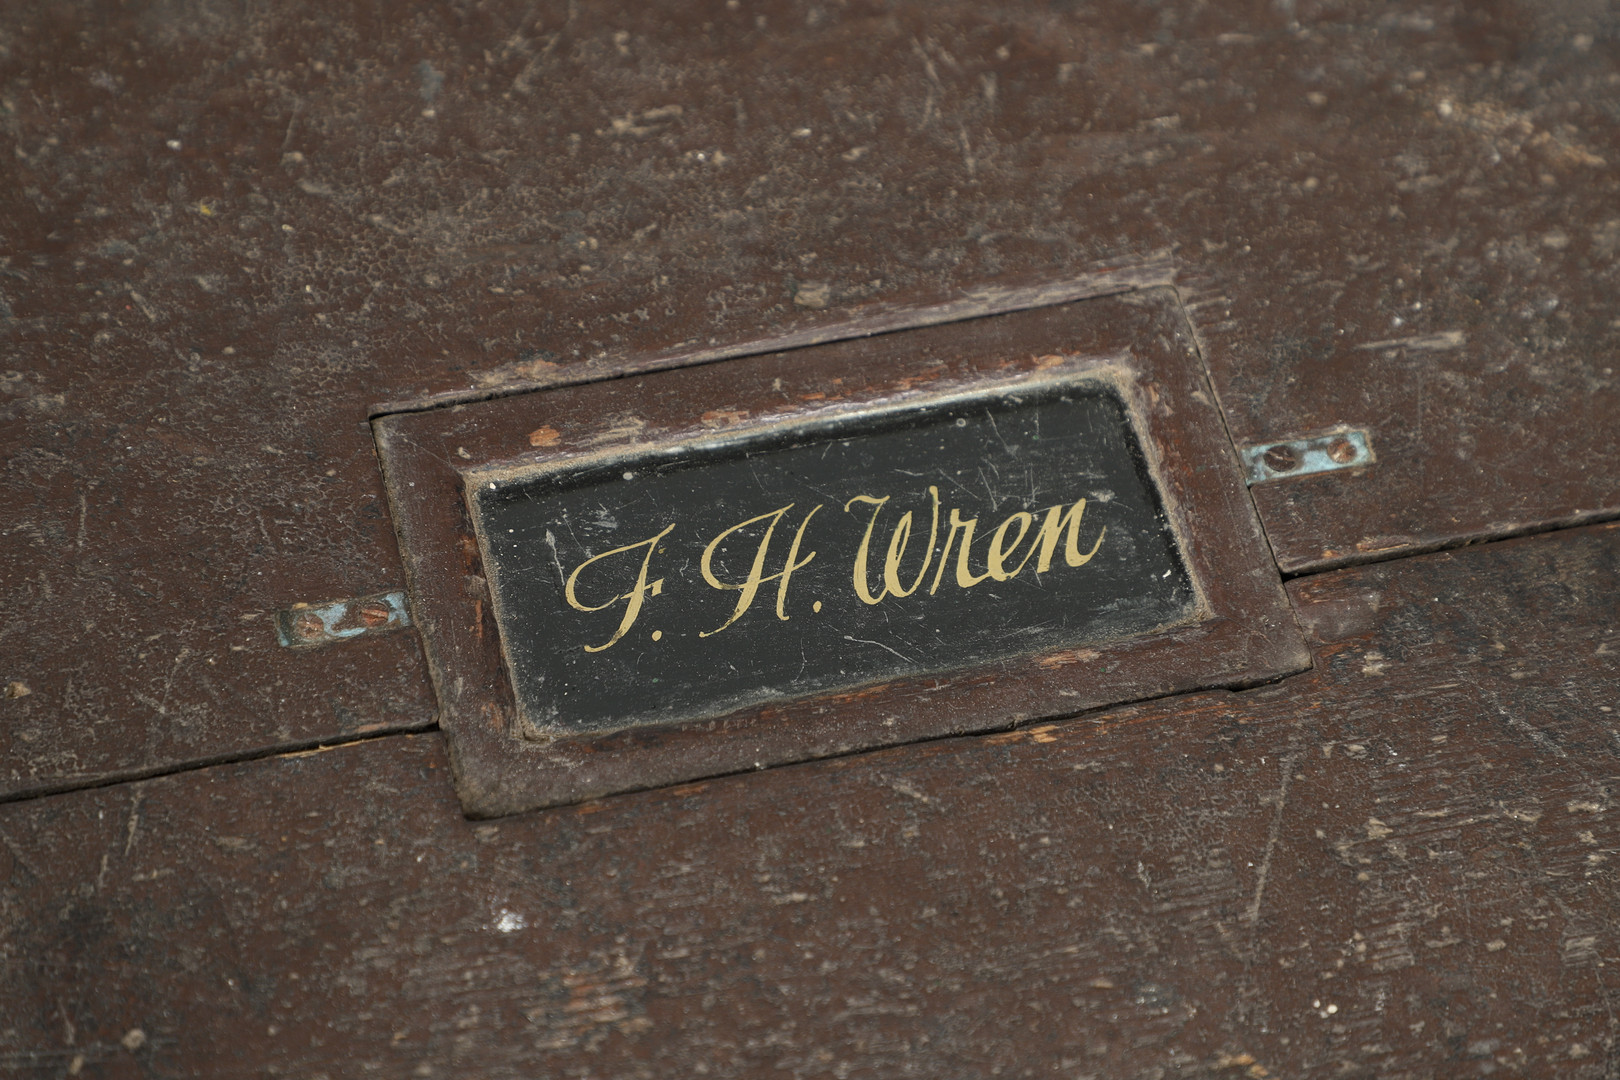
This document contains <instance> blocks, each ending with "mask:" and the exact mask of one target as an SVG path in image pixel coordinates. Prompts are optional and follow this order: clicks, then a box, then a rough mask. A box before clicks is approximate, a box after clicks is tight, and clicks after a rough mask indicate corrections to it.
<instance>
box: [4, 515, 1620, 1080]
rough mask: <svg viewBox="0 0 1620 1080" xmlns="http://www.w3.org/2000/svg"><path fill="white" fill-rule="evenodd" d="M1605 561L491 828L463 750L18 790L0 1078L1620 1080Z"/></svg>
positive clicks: (1310, 594) (1597, 534) (9, 843)
mask: <svg viewBox="0 0 1620 1080" xmlns="http://www.w3.org/2000/svg"><path fill="white" fill-rule="evenodd" d="M1617 575H1620V528H1615V527H1608V528H1601V529H1596V530H1583V531H1577V532H1567V533H1560V534H1557V535H1553V536H1547V537H1536V538H1531V539H1528V540H1519V541H1511V542H1508V543H1505V544H1501V545H1490V546H1483V547H1476V548H1471V549H1467V550H1464V551H1461V552H1457V553H1454V554H1444V555H1435V556H1425V557H1420V558H1416V559H1411V560H1400V561H1397V562H1393V563H1385V564H1381V565H1378V566H1374V567H1366V568H1359V569H1355V570H1349V571H1343V572H1338V573H1334V574H1330V575H1326V576H1322V577H1316V578H1311V579H1306V580H1302V581H1300V582H1298V583H1296V584H1295V586H1294V587H1293V590H1292V591H1293V595H1294V597H1295V600H1296V602H1297V603H1298V609H1299V612H1300V616H1301V618H1302V620H1303V622H1304V623H1305V625H1306V626H1307V627H1309V629H1310V632H1311V634H1312V637H1313V640H1314V642H1315V656H1316V667H1315V670H1314V671H1313V672H1312V673H1311V674H1309V675H1304V676H1300V677H1298V678H1296V679H1292V680H1288V681H1286V682H1284V683H1281V684H1278V685H1276V686H1273V687H1268V688H1263V689H1258V690H1253V691H1248V692H1243V693H1210V694H1202V695H1193V696H1190V697H1184V698H1179V699H1171V700H1167V701H1163V702H1159V703H1152V704H1145V705H1137V706H1132V707H1128V708H1125V709H1120V710H1115V711H1111V712H1102V713H1096V714H1091V715H1088V716H1086V717H1083V718H1080V719H1077V720H1073V721H1068V722H1063V723H1056V724H1047V725H1040V726H1037V727H1034V728H1030V729H1025V730H1020V731H1014V732H1007V733H1002V734H998V735H992V736H986V737H978V738H964V739H954V740H945V741H940V742H935V743H932V744H929V745H927V746H922V747H908V748H900V749H896V750H890V751H880V752H877V753H873V754H867V755H862V756H858V757H852V758H846V759H843V760H840V761H835V762H824V763H818V764H810V765H804V766H796V767H792V768H783V769H775V770H770V771H767V772H764V773H759V774H755V775H750V776H741V777H731V778H728V779H723V780H716V781H713V782H710V783H706V784H696V785H691V786H688V787H684V788H677V789H671V790H665V791H661V792H651V793H644V794H639V795H627V796H622V797H618V798H615V799H611V800H608V801H605V802H598V803H589V804H586V805H584V806H581V807H577V808H569V809H562V810H555V811H548V812H543V813H539V814H531V815H524V816H519V817H513V818H508V819H505V820H503V821H501V822H499V823H477V822H469V821H466V820H464V819H463V818H462V817H461V815H460V813H459V810H458V807H457V805H456V803H455V801H454V799H453V796H452V794H451V792H450V788H449V785H448V783H447V782H446V778H445V775H444V774H445V771H446V761H445V758H444V755H443V752H442V750H441V748H440V744H439V742H438V740H437V738H436V737H433V736H426V737H413V738H405V737H398V738H391V739H383V740H374V741H371V742H368V743H365V744H362V745H358V746H350V747H342V748H338V749H334V750H329V751H325V752H321V753H315V754H308V755H304V756H301V757H296V758H282V759H271V760H268V761H262V762H256V763H251V764H246V765H235V766H225V767H221V768H217V769H209V770H203V771H198V772H193V773H188V774H185V775H183V776H176V777H170V778H165V779H162V780H156V781H151V782H147V783H142V784H126V785H120V786H118V787H113V788H107V789H103V790H99V791H95V792H88V793H82V794H74V795H64V796H57V797H52V798H48V799H41V800H35V801H32V802H28V803H20V804H15V805H12V806H10V807H6V808H4V809H3V810H0V836H3V837H4V838H5V842H4V844H3V845H0V881H3V882H5V883H6V884H5V889H4V892H0V897H3V900H0V903H3V907H0V919H3V926H4V928H5V932H4V937H3V938H0V950H3V953H0V956H3V960H4V963H3V964H0V1000H3V1001H4V1002H5V1003H6V1008H5V1009H4V1011H3V1015H4V1020H3V1021H0V1055H3V1056H0V1061H4V1062H5V1064H6V1066H7V1068H8V1069H9V1070H10V1074H11V1075H16V1076H19V1077H35V1076H39V1077H45V1076H60V1075H62V1074H63V1073H64V1072H65V1071H66V1070H67V1068H68V1066H69V1065H70V1063H71V1062H72V1061H73V1060H74V1059H75V1058H82V1059H83V1061H84V1062H85V1068H86V1069H90V1068H91V1066H92V1065H93V1066H95V1067H96V1070H97V1071H98V1072H99V1073H100V1074H102V1075H126V1074H127V1075H135V1074H136V1073H137V1072H139V1073H142V1074H150V1075H166V1074H174V1073H185V1074H195V1075H208V1076H218V1077H233V1076H263V1075H298V1076H313V1075H319V1074H322V1073H325V1074H327V1075H331V1076H338V1075H369V1074H372V1073H375V1074H378V1075H389V1076H397V1075H423V1076H428V1075H481V1076H532V1075H546V1076H580V1077H583V1076H641V1075H645V1076H668V1075H694V1074H699V1073H704V1072H706V1073H707V1074H708V1075H716V1076H743V1075H749V1076H753V1075H783V1076H806V1077H808V1076H835V1075H839V1074H841V1073H847V1074H850V1075H854V1074H857V1073H860V1074H866V1075H900V1076H903V1075H917V1076H964V1075H970V1076H988V1075H992V1074H995V1073H996V1072H997V1071H998V1070H999V1071H1000V1073H1001V1074H1013V1075H1020V1074H1026V1073H1027V1074H1031V1075H1043V1074H1049V1073H1051V1072H1054V1071H1056V1072H1060V1073H1063V1074H1066V1075H1094V1076H1108V1077H1150V1076H1158V1077H1164V1076H1210V1075H1234V1076H1237V1075H1245V1071H1247V1075H1249V1076H1260V1075H1261V1071H1256V1067H1258V1068H1259V1070H1262V1071H1263V1072H1264V1074H1265V1075H1269V1076H1290V1077H1292V1076H1302V1077H1309V1076H1339V1075H1355V1076H1434V1075H1448V1076H1476V1075H1486V1074H1487V1073H1489V1072H1492V1071H1495V1072H1497V1073H1498V1074H1499V1075H1500V1074H1507V1075H1527V1076H1554V1075H1559V1076H1571V1077H1594V1078H1595V1077H1601V1076H1606V1075H1609V1073H1610V1072H1611V1071H1612V1068H1613V1066H1614V1062H1615V1058H1614V1054H1615V1052H1616V1051H1615V1039H1616V1036H1617V1035H1620V1031H1617V1030H1616V1027H1615V1020H1614V1016H1613V1012H1612V1010H1611V1009H1610V1008H1609V1007H1608V1002H1609V1001H1610V997H1611V991H1610V989H1609V975H1608V972H1609V970H1610V969H1611V968H1612V967H1613V965H1614V963H1615V962H1616V957H1617V956H1620V936H1617V935H1620V930H1617V928H1620V896H1617V894H1616V889H1615V876H1614V869H1613V867H1614V865H1615V862H1614V860H1616V859H1617V858H1620V807H1617V806H1616V803H1615V792H1614V768H1613V761H1614V746H1615V741H1616V739H1617V738H1620V714H1617V713H1616V712H1615V711H1614V709H1615V703H1614V695H1613V687H1614V685H1615V683H1616V679H1617V678H1620V610H1617V606H1616V598H1617V597H1620V576H1617ZM135 1029H138V1030H139V1031H141V1032H142V1033H143V1035H144V1043H143V1044H142V1045H141V1046H139V1047H138V1048H136V1049H134V1050H129V1049H126V1048H125V1046H124V1045H123V1044H122V1043H121V1040H122V1039H124V1038H125V1037H126V1034H127V1033H128V1032H130V1031H131V1030H135Z"/></svg>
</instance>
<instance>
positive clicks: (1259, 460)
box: [1239, 428, 1377, 487]
mask: <svg viewBox="0 0 1620 1080" xmlns="http://www.w3.org/2000/svg"><path fill="white" fill-rule="evenodd" d="M1239 453H1240V454H1242V456H1243V467H1244V471H1245V472H1246V473H1247V477H1248V481H1249V486H1250V487H1253V486H1254V485H1256V484H1264V483H1267V482H1269V481H1272V480H1287V479H1290V478H1292V477H1295V476H1311V475H1313V474H1315V473H1324V472H1333V471H1336V470H1338V469H1357V468H1363V467H1365V466H1368V465H1371V464H1372V463H1373V462H1374V461H1376V460H1377V458H1375V457H1374V456H1373V452H1372V443H1371V441H1370V440H1369V436H1368V433H1367V432H1366V431H1363V430H1361V429H1359V428H1342V429H1340V430H1338V431H1330V432H1328V433H1327V434H1326V435H1313V436H1311V437H1309V438H1301V439H1285V440H1283V441H1281V442H1267V443H1256V444H1254V445H1253V446H1245V447H1243V448H1242V450H1240V451H1239Z"/></svg>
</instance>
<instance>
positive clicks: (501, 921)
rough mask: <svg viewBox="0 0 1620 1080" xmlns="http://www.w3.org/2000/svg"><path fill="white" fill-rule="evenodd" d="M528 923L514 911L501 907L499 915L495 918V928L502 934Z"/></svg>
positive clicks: (511, 931)
mask: <svg viewBox="0 0 1620 1080" xmlns="http://www.w3.org/2000/svg"><path fill="white" fill-rule="evenodd" d="M528 925H529V921H528V920H527V919H525V918H524V917H523V916H522V915H519V914H518V913H517V912H515V911H508V910H506V909H505V908H502V909H501V914H500V917H499V918H497V919H496V920H495V929H497V930H499V931H500V932H501V933H503V934H512V933H516V932H517V931H519V930H522V929H523V928H524V927H525V926H528Z"/></svg>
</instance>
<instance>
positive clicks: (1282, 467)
mask: <svg viewBox="0 0 1620 1080" xmlns="http://www.w3.org/2000/svg"><path fill="white" fill-rule="evenodd" d="M1260 460H1262V461H1264V462H1265V463H1266V468H1268V469H1270V470H1271V471H1272V472H1280V473H1285V472H1293V471H1294V470H1295V469H1297V468H1299V455H1298V454H1296V453H1294V448H1293V447H1292V446H1273V447H1270V448H1268V449H1267V450H1266V452H1265V453H1264V454H1262V455H1260Z"/></svg>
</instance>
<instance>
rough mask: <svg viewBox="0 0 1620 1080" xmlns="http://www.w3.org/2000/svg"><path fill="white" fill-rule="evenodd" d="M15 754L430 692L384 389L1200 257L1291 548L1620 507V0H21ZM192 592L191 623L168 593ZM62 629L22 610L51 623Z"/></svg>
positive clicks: (10, 353)
mask: <svg viewBox="0 0 1620 1080" xmlns="http://www.w3.org/2000/svg"><path fill="white" fill-rule="evenodd" d="M0 20H3V22H4V26H5V28H6V33H5V39H6V42H7V44H6V46H5V51H4V53H3V54H0V99H3V108H0V118H3V127H4V132H5V137H6V140H7V143H8V145H9V146H10V150H9V151H8V152H7V153H6V154H5V155H4V157H3V160H0V170H4V174H5V177H6V182H5V183H3V184H0V206H3V211H0V219H3V220H4V222H5V226H4V228H5V240H4V247H5V256H4V257H5V260H6V261H5V263H4V268H3V276H0V340H3V342H4V349H5V355H6V360H5V363H4V365H3V369H4V370H3V371H0V375H3V377H4V381H3V383H0V401H3V402H4V405H3V406H0V408H3V409H4V410H5V415H6V416H7V417H8V425H9V426H8V427H7V429H6V435H5V440H6V451H7V452H6V455H5V458H6V464H5V469H4V473H3V475H0V483H3V484H4V494H3V497H0V545H3V546H0V561H3V565H4V567H5V576H4V580H3V585H0V589H3V592H0V602H3V604H4V607H5V610H6V611H7V613H8V619H7V623H6V629H4V630H3V631H0V633H3V634H4V638H3V639H0V640H4V642H5V647H4V653H5V656H6V661H5V663H6V671H5V672H3V673H0V674H3V676H4V678H5V679H6V680H7V681H8V682H9V681H12V680H20V681H21V682H23V683H24V684H26V685H27V686H29V687H30V688H31V689H32V691H33V692H32V694H31V695H29V696H27V697H25V698H18V699H8V701H10V702H12V704H8V706H7V718H6V723H5V724H4V725H3V726H0V759H3V760H4V762H5V764H4V766H3V768H0V785H3V790H4V791H8V792H25V791H30V790H40V789H50V788H55V787H61V786H71V785H73V784H78V783H85V782H90V781H93V780H96V779H99V778H107V777H115V776H119V775H130V774H131V773H132V772H139V771H141V770H149V769H153V768H171V767H176V766H178V765H182V764H184V763H186V762H188V761H191V762H195V761H199V760H210V759H214V758H217V757H219V756H222V755H226V756H228V755H230V754H232V753H239V752H245V751H247V750H259V749H263V748H265V747H267V746H274V745H276V744H278V743H281V744H283V745H285V744H287V743H289V742H298V741H307V740H311V739H321V738H326V737H332V736H340V735H344V734H346V733H353V732H355V731H357V730H359V729H360V728H365V727H372V726H375V725H383V726H384V727H385V728H386V727H389V726H399V725H408V724H411V723H419V722H421V721H422V720H424V719H426V718H427V717H429V716H430V715H431V712H432V701H431V695H430V693H429V691H428V688H427V685H426V680H425V676H424V673H423V669H422V661H421V658H420V655H419V653H418V652H417V651H416V649H415V648H414V646H413V644H412V642H411V639H410V638H409V637H408V636H392V637H389V638H378V639H376V640H374V641H368V642H366V643H364V644H363V645H361V644H357V645H356V647H355V649H351V650H347V651H345V650H322V651H320V652H319V653H313V652H312V653H306V654H303V655H293V654H289V653H288V652H287V651H285V650H282V649H280V648H279V647H277V646H276V645H275V643H274V641H273V639H272V638H270V637H267V635H265V634H264V633H263V631H262V630H260V629H258V628H257V627H255V626H253V625H251V624H250V623H244V622H242V621H241V620H243V619H244V617H250V616H251V617H254V618H259V619H263V618H268V617H269V614H270V613H272V612H274V611H278V610H281V609H283V608H285V607H287V606H288V605H289V604H291V603H293V602H296V601H299V600H303V599H306V598H310V597H329V596H356V595H363V594H366V593H368V592H371V591H373V590H376V589H380V588H386V587H389V586H391V585H393V584H395V583H397V581H398V580H399V578H398V572H399V567H398V559H397V555H396V553H395V551H394V547H393V540H392V537H391V534H390V531H389V528H388V523H387V521H386V519H385V517H384V516H383V510H382V492H381V489H380V486H379V484H378V480H377V475H376V464H375V460H374V457H373V453H372V449H371V446H370V444H369V441H368V439H367V437H366V431H365V430H364V427H363V425H364V422H365V420H366V417H367V413H368V410H369V409H370V408H371V406H372V405H374V404H377V403H384V402H400V401H406V400H411V399H415V398H419V397H421V396H423V395H428V394H435V393H446V394H465V393H468V392H471V393H491V392H499V391H500V390H502V389H503V388H506V387H510V386H514V385H530V384H533V383H535V382H536V381H541V382H544V381H551V380H558V379H564V380H566V379H574V378H578V377H581V376H582V375H585V374H596V375H606V374H611V373H613V372H615V371H618V370H623V369H625V368H627V367H633V366H635V365H636V364H638V363H640V362H641V361H642V360H643V358H645V357H648V356H655V355H658V356H665V355H667V356H673V357H680V356H686V357H692V356H701V355H705V354H706V352H707V354H709V355H713V354H715V353H717V352H723V351H724V350H725V348H726V347H727V346H728V344H733V343H740V342H748V341H752V340H756V339H758V338H761V337H767V336H779V337H782V338H784V339H789V340H813V339H814V338H815V337H816V335H817V333H818V330H817V328H818V327H821V328H825V327H830V326H836V325H839V324H842V323H845V322H848V321H851V320H857V321H863V325H868V326H880V325H882V324H883V322H884V318H885V315H884V313H885V312H887V311H892V310H896V309H901V308H907V307H915V306H917V305H927V304H933V303H938V302H940V301H942V300H950V299H953V298H972V297H975V296H983V295H985V294H987V293H994V292H996V291H997V290H1000V289H1006V288H1011V287H1017V288H1030V287H1032V286H1031V282H1032V281H1039V280H1042V279H1046V280H1056V279H1065V278H1073V277H1075V276H1076V275H1077V274H1078V273H1080V272H1082V271H1084V270H1087V269H1089V268H1093V267H1098V266H1104V267H1106V266H1111V265H1118V264H1119V262H1120V260H1122V259H1137V260H1139V259H1142V258H1144V257H1147V256H1150V255H1157V256H1161V257H1162V261H1161V266H1162V267H1163V268H1164V269H1163V270H1162V271H1161V274H1162V275H1164V279H1168V278H1169V277H1173V278H1174V280H1175V281H1177V282H1178V283H1179V286H1180V288H1181V292H1182V295H1183V297H1184V299H1185V300H1186V301H1187V303H1188V305H1189V308H1190V310H1192V311H1193V312H1194V315H1195V319H1196V321H1197V323H1198V327H1199V332H1200V335H1201V339H1202V343H1203V345H1204V353H1205V358H1206V361H1207V363H1208V364H1209V367H1210V371H1211V374H1212V377H1213V380H1214V383H1215V386H1216V389H1217V390H1218V392H1219V395H1220V399H1221V404H1222V406H1223V408H1224V409H1225V411H1226V415H1227V419H1228V422H1229V423H1230V425H1231V428H1232V434H1233V436H1234V439H1235V440H1236V441H1237V442H1238V443H1239V444H1245V445H1246V444H1252V443H1256V442H1261V441H1264V440H1266V439H1270V438H1274V437H1275V436H1276V435H1277V434H1278V433H1279V432H1280V433H1292V432H1314V431H1323V430H1328V429H1331V428H1333V427H1335V426H1337V425H1348V426H1352V427H1365V428H1367V429H1368V430H1370V431H1371V432H1373V433H1374V438H1375V439H1376V441H1377V445H1378V447H1379V452H1380V455H1381V457H1382V459H1383V460H1382V463H1381V466H1380V468H1379V469H1377V470H1376V474H1371V473H1370V474H1369V475H1368V476H1366V477H1364V478H1359V479H1354V478H1345V477H1341V478H1339V479H1335V480H1332V481H1327V480H1324V481H1322V482H1313V483H1310V484H1277V485H1267V486H1265V487H1264V488H1261V489H1257V490H1256V494H1255V498H1256V501H1257V503H1258V505H1259V507H1260V510H1261V513H1262V516H1263V518H1264V520H1265V521H1266V523H1267V526H1268V529H1269V531H1270V535H1271V538H1272V541H1273V543H1274V545H1275V546H1276V549H1277V552H1278V555H1279V558H1280V559H1281V561H1282V563H1283V565H1284V567H1285V568H1287V569H1289V570H1299V569H1307V568H1310V567H1313V566H1321V565H1331V564H1334V563H1338V562H1345V561H1355V560H1358V559H1365V558H1374V557H1387V556H1390V555H1392V554H1399V553H1400V552H1402V551H1410V550H1413V549H1420V548H1425V547H1432V546H1434V545H1437V544H1443V543H1451V542H1455V541H1457V540H1460V539H1463V538H1469V537H1478V536H1482V535H1496V534H1500V533H1503V532H1509V531H1515V530H1520V529H1524V528H1532V527H1538V526H1543V525H1546V524H1548V523H1554V522H1567V521H1570V520H1575V519H1579V518H1581V517H1583V516H1587V515H1594V514H1604V513H1613V512H1614V511H1615V510H1616V509H1620V495H1617V488H1616V484H1617V482H1620V481H1617V479H1616V478H1617V476H1620V473H1617V471H1616V470H1615V469H1614V468H1613V467H1612V466H1613V461H1614V458H1615V450H1616V446H1615V435H1614V431H1615V427H1616V426H1615V425H1614V424H1613V423H1612V419H1613V417H1614V416H1615V415H1617V413H1620V400H1617V396H1616V395H1617V389H1616V384H1615V381H1614V367H1613V357H1614V355H1615V351H1616V348H1615V346H1616V343H1617V338H1616V335H1617V334H1620V329H1617V328H1616V325H1615V321H1614V312H1613V311H1612V304H1611V303H1610V301H1609V298H1610V297H1611V296H1612V294H1613V292H1614V287H1615V280H1614V274H1615V266H1616V252H1617V247H1616V245H1617V242H1620V241H1617V238H1620V226H1617V225H1616V222H1617V221H1620V218H1617V216H1616V213H1615V210H1614V207H1615V206H1616V205H1620V191H1617V188H1616V179H1615V175H1616V174H1615V171H1614V166H1615V163H1617V162H1620V142H1617V141H1616V140H1617V138H1620V136H1617V134H1616V129H1615V126H1614V124H1613V123H1612V120H1611V119H1610V114H1611V112H1612V110H1613V108H1614V107H1615V102H1616V101H1617V100H1620V66H1617V58H1616V52H1615V45H1614V37H1613V24H1612V19H1611V16H1610V14H1609V13H1608V12H1607V9H1606V8H1604V7H1602V6H1601V5H1594V4H1592V3H1589V2H1586V0H1561V2H1558V3H1540V2H1536V3H1531V2H1529V0H1523V2H1516V0H1499V2H1492V3H1489V4H1461V3H1440V4H1427V3H1425V4H1418V3H1408V4H1393V5H1391V4H1386V3H1376V4H1375V3H1344V4H1323V3H1315V2H1300V3H1289V4H1283V5H1278V4H1273V3H1270V2H1265V3H1261V2H1254V3H1238V4H1221V5H1195V4H1190V3H1188V4H1167V5H1158V6H1143V5H1139V4H1134V3H1124V2H1118V3H1114V2H1108V3H1095V4H1085V5H1061V4H1060V5H1055V6H1054V5H1048V6H1044V7H1041V6H1035V7H1031V6H1026V5H1014V4H1006V5H1001V4H990V5H986V4H952V3H947V4H943V5H942V4H938V3H930V4H927V5H907V4H901V5H898V6H895V5H873V4H862V3H850V4H810V3H805V4H800V3H788V2H749V3H746V4H739V5H738V6H737V7H735V8H733V7H730V6H727V5H726V4H725V3H724V2H722V0H713V2H709V0H690V2H685V3H681V4H675V5H647V4H630V3H606V2H603V3H592V4H583V5H580V4H565V3H562V2H561V0H558V2H554V3H541V4H538V5H523V6H515V5H502V4H495V5H489V6H482V7H479V6H474V7H469V8H466V9H464V10H463V9H459V8H458V9H444V10H443V11H420V12H412V13H410V14H409V15H408V16H404V17H402V16H400V15H399V13H398V12H397V11H396V10H394V9H393V8H392V7H391V6H387V5H376V4H365V3H355V4H347V5H325V4H308V3H288V4H276V5H273V6H270V7H238V6H229V5H219V4H210V3H198V4H188V5H178V6H177V5H158V6H155V7H150V8H145V9H141V10H138V11H137V10H133V9H124V8H121V7H114V6H110V5H105V4H95V3H78V4H66V3H49V4H45V3H16V4H10V5H7V7H6V10H5V12H4V14H3V15H0ZM149 639H150V640H149ZM24 643H26V644H24Z"/></svg>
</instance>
